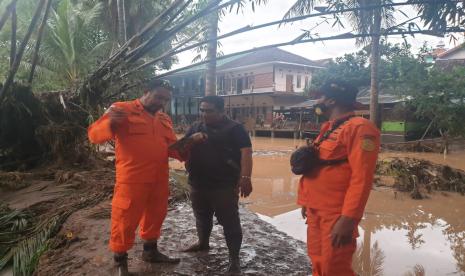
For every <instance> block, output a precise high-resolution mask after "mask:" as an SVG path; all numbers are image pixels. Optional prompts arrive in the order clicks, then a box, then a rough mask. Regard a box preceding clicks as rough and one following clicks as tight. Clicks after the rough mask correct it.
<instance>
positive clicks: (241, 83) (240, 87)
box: [237, 78, 243, 94]
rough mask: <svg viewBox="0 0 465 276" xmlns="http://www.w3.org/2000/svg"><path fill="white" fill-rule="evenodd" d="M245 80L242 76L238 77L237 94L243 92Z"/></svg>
mask: <svg viewBox="0 0 465 276" xmlns="http://www.w3.org/2000/svg"><path fill="white" fill-rule="evenodd" d="M242 87H243V82H242V78H239V79H237V94H242Z"/></svg>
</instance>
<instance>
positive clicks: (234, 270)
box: [226, 257, 241, 275]
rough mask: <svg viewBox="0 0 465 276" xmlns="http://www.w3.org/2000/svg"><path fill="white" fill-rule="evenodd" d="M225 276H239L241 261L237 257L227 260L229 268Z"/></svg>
mask: <svg viewBox="0 0 465 276" xmlns="http://www.w3.org/2000/svg"><path fill="white" fill-rule="evenodd" d="M226 275H241V260H240V259H239V257H233V258H231V257H230V258H229V266H228V270H227V271H226Z"/></svg>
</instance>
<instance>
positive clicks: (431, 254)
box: [172, 137, 465, 275]
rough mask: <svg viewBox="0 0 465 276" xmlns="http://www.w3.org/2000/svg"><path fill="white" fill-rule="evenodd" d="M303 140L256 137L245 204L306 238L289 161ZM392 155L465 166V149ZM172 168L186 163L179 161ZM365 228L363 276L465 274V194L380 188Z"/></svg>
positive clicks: (360, 257)
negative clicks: (415, 195)
mask: <svg viewBox="0 0 465 276" xmlns="http://www.w3.org/2000/svg"><path fill="white" fill-rule="evenodd" d="M303 144H304V141H302V140H293V139H282V138H274V139H272V138H267V137H255V138H253V145H254V151H255V154H254V170H253V185H254V191H253V193H252V195H251V196H250V197H249V198H248V199H246V200H244V202H245V203H247V206H248V208H249V209H251V210H252V211H254V212H256V213H257V214H259V216H260V217H261V218H262V219H263V220H265V221H267V222H269V223H271V224H273V225H275V226H276V227H277V228H278V230H281V231H283V232H285V233H287V234H288V235H290V236H292V237H294V238H297V239H300V240H302V241H306V225H305V223H304V221H303V220H302V219H301V217H300V209H299V206H298V205H297V204H296V203H295V201H296V191H297V185H298V181H299V177H298V176H295V175H293V174H292V173H291V172H290V165H289V156H290V153H291V152H292V150H293V149H295V148H296V147H298V146H300V145H303ZM388 157H412V158H422V159H427V160H430V161H432V162H436V163H440V164H446V165H449V166H452V167H455V168H458V169H464V170H465V161H464V160H463V152H461V153H452V154H450V155H448V156H447V157H446V159H444V156H443V155H441V154H432V153H405V154H404V153H394V152H389V153H383V154H381V155H380V158H388ZM172 166H174V167H178V168H181V167H182V165H181V164H180V163H175V162H172ZM359 230H360V237H359V239H358V249H357V253H356V256H355V258H354V268H355V269H356V271H357V272H358V273H359V274H360V275H465V245H464V244H465V197H464V196H461V195H458V194H454V193H440V192H435V193H434V195H432V197H431V198H430V199H425V200H419V201H416V200H412V199H410V197H409V196H408V195H407V194H401V193H396V194H395V193H394V192H393V191H392V190H389V189H381V188H378V189H377V190H374V191H373V192H372V193H371V196H370V199H369V201H368V205H367V209H366V214H365V216H364V218H363V220H362V222H361V224H360V229H359ZM421 271H424V274H421V273H418V272H421ZM415 273H416V274H415Z"/></svg>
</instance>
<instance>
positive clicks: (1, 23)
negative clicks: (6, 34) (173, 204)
mask: <svg viewBox="0 0 465 276" xmlns="http://www.w3.org/2000/svg"><path fill="white" fill-rule="evenodd" d="M16 2H17V0H13V1H12V2H11V3H10V4H8V6H6V9H5V11H4V12H3V14H2V17H1V18H0V31H1V30H2V28H3V26H5V23H6V21H7V20H8V17H10V13H11V10H12V9H13V7H15V9H16Z"/></svg>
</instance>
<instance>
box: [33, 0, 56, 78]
mask: <svg viewBox="0 0 465 276" xmlns="http://www.w3.org/2000/svg"><path fill="white" fill-rule="evenodd" d="M51 4H52V0H47V4H46V5H47V7H46V8H45V13H44V17H42V22H40V26H39V31H38V35H37V41H36V46H35V49H34V56H33V57H32V65H31V72H30V73H29V79H28V83H29V85H31V84H32V80H33V79H34V71H35V69H36V66H37V61H38V60H39V49H40V44H41V43H42V37H43V34H44V29H45V25H47V19H48V14H49V12H50V6H51Z"/></svg>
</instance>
